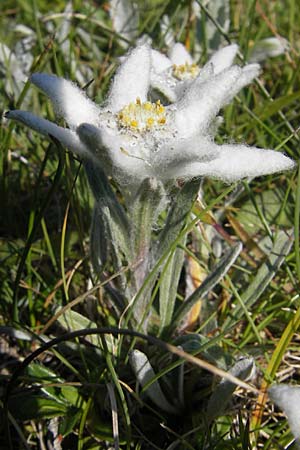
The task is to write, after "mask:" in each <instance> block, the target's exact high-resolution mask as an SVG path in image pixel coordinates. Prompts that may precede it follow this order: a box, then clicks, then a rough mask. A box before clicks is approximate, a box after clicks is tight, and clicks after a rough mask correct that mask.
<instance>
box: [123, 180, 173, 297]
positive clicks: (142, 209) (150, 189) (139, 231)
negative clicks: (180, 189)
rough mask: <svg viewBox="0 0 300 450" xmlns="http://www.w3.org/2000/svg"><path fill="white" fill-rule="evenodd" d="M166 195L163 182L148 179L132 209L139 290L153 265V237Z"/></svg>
mask: <svg viewBox="0 0 300 450" xmlns="http://www.w3.org/2000/svg"><path fill="white" fill-rule="evenodd" d="M165 195H166V194H165V190H164V188H163V185H162V183H161V182H159V181H158V180H156V179H155V178H147V179H146V180H144V181H143V183H142V184H141V185H140V187H139V189H138V191H137V193H136V195H135V198H134V199H133V202H132V204H131V207H130V237H129V241H130V245H131V254H132V258H133V262H134V264H135V269H134V276H135V280H136V285H137V288H139V287H140V286H141V285H142V283H143V281H144V279H145V276H146V275H147V274H148V273H149V271H150V270H151V266H152V264H153V261H152V260H151V259H152V256H151V253H150V251H151V248H150V245H151V236H152V232H153V229H154V227H155V225H156V221H157V217H158V214H159V213H160V211H161V208H162V206H163V204H164V200H165Z"/></svg>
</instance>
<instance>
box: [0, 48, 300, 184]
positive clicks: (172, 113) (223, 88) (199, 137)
mask: <svg viewBox="0 0 300 450" xmlns="http://www.w3.org/2000/svg"><path fill="white" fill-rule="evenodd" d="M210 70H211V69H210V66H207V67H206V68H205V69H203V70H202V72H201V73H200V75H199V76H198V77H197V78H196V79H195V80H194V82H193V83H191V84H190V85H189V86H188V88H187V89H186V92H185V94H184V95H183V96H182V98H181V99H180V100H179V101H178V102H176V103H175V104H172V105H170V106H166V107H164V106H163V105H161V104H160V102H159V101H158V102H156V103H151V102H150V101H149V99H148V98H147V94H148V90H149V86H150V71H151V49H150V47H149V46H147V45H142V46H139V47H136V48H135V49H134V50H132V51H131V52H130V53H129V54H128V56H127V58H126V59H125V60H124V62H123V63H122V64H121V66H120V67H119V69H118V71H117V73H116V75H115V78H114V80H113V82H112V85H111V89H110V92H109V94H108V98H107V101H106V103H105V104H104V105H103V106H102V107H99V106H98V105H96V104H95V103H93V102H92V101H91V100H89V99H88V98H87V97H86V95H85V93H84V92H83V91H81V90H80V89H79V88H77V87H76V86H75V85H74V84H73V83H71V82H70V81H67V80H65V79H62V78H58V77H56V76H54V75H46V74H38V73H37V74H34V75H32V77H31V81H32V83H34V84H35V85H36V86H38V87H39V88H40V89H41V90H42V91H43V92H44V93H45V94H47V95H48V96H49V97H50V99H51V100H52V102H53V105H54V108H55V110H56V112H57V114H58V115H59V116H62V117H63V118H64V119H65V121H66V123H67V125H68V127H69V128H63V127H60V126H58V125H56V124H54V123H52V122H50V121H48V120H45V119H42V118H39V117H37V116H35V115H33V114H32V113H30V112H26V111H10V112H8V113H6V117H8V118H11V119H15V120H18V121H20V122H22V123H24V124H25V125H27V126H29V127H31V128H32V129H34V130H36V131H38V132H40V133H42V134H44V135H46V136H48V135H53V136H54V137H55V138H56V139H58V140H59V141H60V142H61V143H62V145H64V146H66V147H67V148H69V149H70V150H72V151H73V152H74V153H76V154H77V155H79V156H80V157H83V158H87V159H90V160H93V161H94V163H95V164H98V165H99V166H101V167H102V168H104V169H105V170H106V171H107V173H108V174H110V175H112V176H113V177H114V178H115V179H116V180H117V181H118V182H119V183H120V184H121V185H131V186H133V185H135V186H137V185H139V184H140V183H141V182H142V181H143V180H144V179H145V178H148V177H154V178H158V179H160V180H161V181H163V182H169V181H173V180H174V179H177V178H180V179H183V180H187V179H191V178H193V177H199V176H206V175H208V176H212V177H217V178H220V179H222V180H224V181H227V182H232V181H235V180H239V179H241V178H245V177H254V176H258V175H263V174H268V173H273V172H277V171H281V170H286V169H291V168H292V167H293V166H294V162H293V161H292V160H291V159H289V158H287V157H286V156H284V155H283V154H281V153H279V152H275V151H273V150H262V149H259V148H255V147H248V146H246V145H234V144H226V145H225V144H224V145H216V144H215V143H214V142H213V139H212V137H211V136H210V132H211V124H212V121H214V120H215V117H216V115H217V114H218V112H219V110H220V108H222V107H223V106H224V105H226V104H227V103H229V102H230V101H231V100H232V98H233V97H234V96H235V95H236V94H237V93H238V92H239V90H240V89H241V88H242V87H243V86H245V85H247V84H248V83H249V82H250V81H251V80H252V79H253V78H254V77H256V76H257V74H258V70H259V68H258V66H257V65H250V66H246V67H245V68H240V67H238V66H232V67H229V68H227V69H225V70H222V71H221V72H220V73H219V74H217V75H212V74H211V75H210V76H208V73H210Z"/></svg>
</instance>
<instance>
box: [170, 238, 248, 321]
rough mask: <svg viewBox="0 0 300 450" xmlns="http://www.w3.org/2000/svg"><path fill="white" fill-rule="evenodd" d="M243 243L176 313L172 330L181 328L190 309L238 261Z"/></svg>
mask: <svg viewBox="0 0 300 450" xmlns="http://www.w3.org/2000/svg"><path fill="white" fill-rule="evenodd" d="M242 247H243V246H242V243H238V244H237V245H235V246H234V247H232V248H230V249H229V250H228V251H227V253H226V254H225V255H224V256H223V258H222V259H221V260H220V261H219V262H218V264H217V265H216V267H215V268H214V269H213V270H212V272H211V273H210V274H209V275H208V276H207V278H205V280H204V281H203V283H202V284H201V285H200V286H199V287H198V288H197V289H196V290H195V291H194V292H193V294H191V295H190V296H189V297H188V298H187V299H186V300H185V301H184V302H183V303H182V304H181V306H180V307H179V308H178V310H177V311H176V312H175V314H174V317H173V321H172V330H175V327H176V326H179V324H180V323H181V321H182V320H183V319H184V317H185V316H186V314H187V313H188V312H189V311H190V309H191V308H192V307H193V306H194V305H195V304H196V303H197V302H198V301H199V300H200V299H201V298H203V297H204V296H205V295H207V294H208V293H209V292H210V291H211V290H212V289H213V288H214V286H215V285H216V284H217V283H219V281H220V280H221V279H222V278H223V277H224V276H225V275H226V273H227V272H228V270H229V269H230V267H231V266H232V264H234V262H235V261H236V259H237V257H238V256H239V254H240V252H241V250H242Z"/></svg>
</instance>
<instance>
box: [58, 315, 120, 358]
mask: <svg viewBox="0 0 300 450" xmlns="http://www.w3.org/2000/svg"><path fill="white" fill-rule="evenodd" d="M60 309H61V308H57V309H56V311H55V313H58V312H59V311H60ZM57 321H58V323H59V324H60V325H61V326H62V327H63V328H65V329H66V330H67V331H77V330H84V329H85V330H88V329H90V328H97V324H96V323H95V322H93V321H92V320H90V319H88V318H87V317H85V316H83V315H82V314H80V313H78V312H76V311H73V310H72V309H68V310H66V311H65V312H64V313H63V314H61V315H59V316H58V318H57ZM101 339H102V338H100V337H99V336H97V335H96V334H92V335H90V336H89V337H88V340H89V341H90V342H91V343H92V344H93V345H95V346H96V347H97V348H100V349H102V348H103V345H102V342H101ZM110 339H111V338H110V337H107V338H106V337H105V340H106V343H107V346H108V348H109V349H110V350H112V343H111V341H110Z"/></svg>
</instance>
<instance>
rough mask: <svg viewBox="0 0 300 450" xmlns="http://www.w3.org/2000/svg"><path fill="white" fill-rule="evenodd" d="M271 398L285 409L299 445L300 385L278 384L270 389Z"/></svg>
mask: <svg viewBox="0 0 300 450" xmlns="http://www.w3.org/2000/svg"><path fill="white" fill-rule="evenodd" d="M268 394H269V396H270V398H271V400H272V401H273V402H274V403H275V404H276V405H277V406H278V407H279V408H280V409H282V410H283V411H284V413H285V414H286V416H287V419H288V422H289V425H290V428H291V431H292V433H293V435H294V436H295V438H296V440H297V442H298V447H299V443H300V387H299V386H289V385H287V384H277V385H274V386H271V387H270V388H269V389H268Z"/></svg>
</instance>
